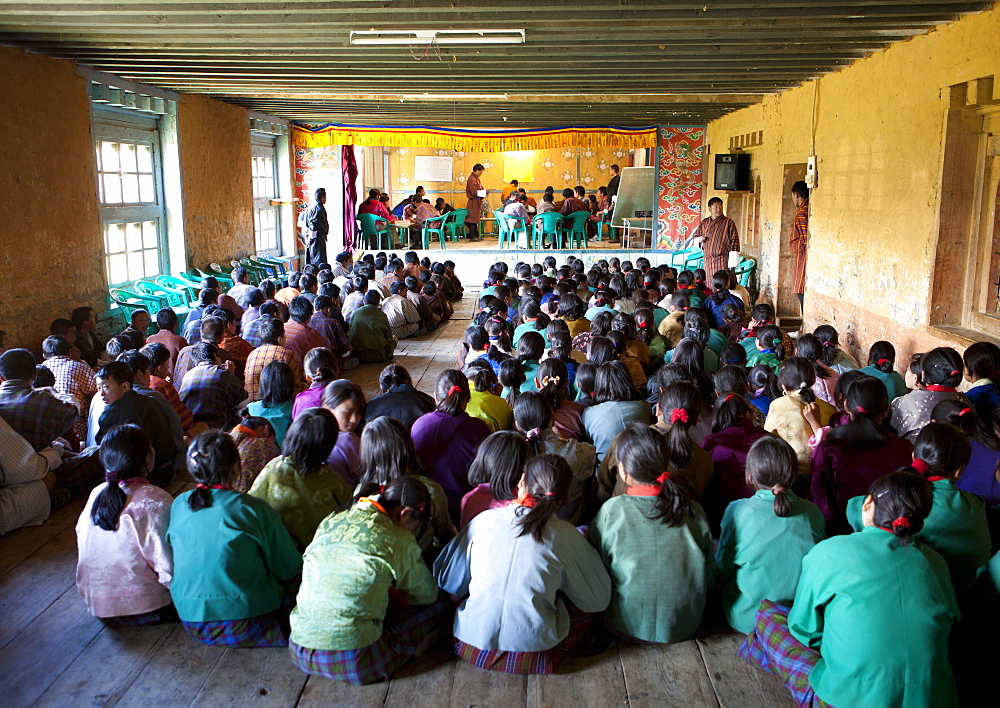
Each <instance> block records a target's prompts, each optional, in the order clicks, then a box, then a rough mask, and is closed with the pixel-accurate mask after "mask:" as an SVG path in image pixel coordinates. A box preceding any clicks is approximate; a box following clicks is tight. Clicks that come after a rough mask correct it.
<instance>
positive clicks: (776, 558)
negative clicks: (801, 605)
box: [715, 436, 826, 634]
mask: <svg viewBox="0 0 1000 708" xmlns="http://www.w3.org/2000/svg"><path fill="white" fill-rule="evenodd" d="M796 468H797V461H796V459H795V451H794V450H792V448H791V446H790V445H789V444H788V443H786V442H785V441H784V440H782V439H780V438H774V437H770V436H767V437H763V438H760V439H758V440H757V442H755V443H754V444H753V446H752V447H751V448H750V451H749V452H748V453H747V461H746V478H747V484H748V485H752V487H753V489H754V493H753V496H752V497H750V498H749V499H736V500H733V501H732V502H731V503H730V504H729V506H727V507H726V511H725V514H724V516H723V517H722V533H721V535H720V536H719V547H718V550H717V551H716V554H715V559H716V562H717V563H718V566H719V574H720V579H721V580H722V582H723V583H724V587H723V591H722V609H723V610H724V611H725V614H726V621H727V622H729V626H730V627H732V628H733V629H735V630H736V631H737V632H743V633H744V634H749V633H750V632H751V631H752V630H753V623H754V615H756V613H757V608H759V607H760V603H761V600H772V601H774V602H783V603H788V602H791V600H792V598H794V597H795V587H796V585H798V582H799V572H800V571H801V568H802V559H803V558H804V557H805V555H806V553H808V552H809V550H810V549H811V548H812V547H813V546H815V545H816V544H817V543H819V542H820V541H822V540H823V539H824V538H826V533H825V531H824V526H825V522H824V520H823V515H822V514H821V513H820V510H819V509H818V508H816V505H815V504H813V503H812V502H808V501H806V500H804V499H799V498H798V497H797V496H795V494H794V493H793V492H792V485H793V484H794V483H795V477H796V475H797V472H796ZM777 546H780V547H781V552H780V553H775V552H774V550H775V548H776V547H777Z"/></svg>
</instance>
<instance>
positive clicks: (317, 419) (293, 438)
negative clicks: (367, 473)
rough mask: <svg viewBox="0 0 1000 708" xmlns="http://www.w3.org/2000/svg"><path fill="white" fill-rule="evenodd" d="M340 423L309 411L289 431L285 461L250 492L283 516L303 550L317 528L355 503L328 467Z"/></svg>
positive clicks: (274, 463) (275, 462) (266, 470)
mask: <svg viewBox="0 0 1000 708" xmlns="http://www.w3.org/2000/svg"><path fill="white" fill-rule="evenodd" d="M337 435H338V433H337V420H336V418H334V416H333V414H332V413H331V412H330V411H328V410H325V409H323V408H310V409H309V410H307V411H304V412H303V413H302V415H300V416H299V417H298V418H296V419H295V422H294V423H292V427H291V428H289V430H288V436H287V438H286V440H285V445H284V446H283V447H282V455H281V456H280V457H276V458H274V459H273V460H271V461H270V462H268V463H267V466H265V467H264V469H263V470H261V472H260V474H259V475H257V479H256V480H254V483H253V486H252V487H250V492H249V494H250V496H254V497H258V498H259V499H263V500H264V501H266V502H267V503H268V504H270V505H271V508H272V509H274V510H275V511H276V512H278V513H279V514H280V515H281V521H282V523H284V525H285V528H286V529H288V533H290V534H291V536H292V540H294V541H295V544H296V546H298V547H299V548H305V547H306V546H307V545H309V541H311V540H312V537H313V534H314V533H315V532H316V527H318V526H319V524H320V522H321V521H322V520H323V519H325V518H326V517H327V516H328V515H329V514H331V513H332V512H333V511H335V510H336V509H337V508H339V507H340V505H341V504H343V503H344V502H346V501H347V500H348V499H350V498H351V488H350V485H348V484H347V483H346V482H345V481H344V480H343V479H342V478H341V477H340V475H338V474H336V473H335V472H334V471H333V470H332V469H330V467H329V466H328V465H327V464H326V459H327V458H328V457H329V456H330V452H331V451H332V450H333V446H334V445H335V444H336V442H337Z"/></svg>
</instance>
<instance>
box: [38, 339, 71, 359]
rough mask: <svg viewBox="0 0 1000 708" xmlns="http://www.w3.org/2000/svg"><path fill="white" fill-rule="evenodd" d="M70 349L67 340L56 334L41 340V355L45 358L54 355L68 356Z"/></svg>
mask: <svg viewBox="0 0 1000 708" xmlns="http://www.w3.org/2000/svg"><path fill="white" fill-rule="evenodd" d="M70 349H71V347H70V345H69V342H67V341H66V340H65V339H63V338H62V337H59V336H57V335H51V336H49V337H46V338H45V340H44V341H43V342H42V356H43V357H44V358H46V359H51V358H52V357H54V356H68V355H69V352H70Z"/></svg>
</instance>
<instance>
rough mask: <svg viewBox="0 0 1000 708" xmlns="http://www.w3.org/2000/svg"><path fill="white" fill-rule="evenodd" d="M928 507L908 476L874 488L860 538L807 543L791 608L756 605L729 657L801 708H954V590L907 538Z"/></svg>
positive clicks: (935, 560) (934, 559) (924, 492)
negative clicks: (770, 677)
mask: <svg viewBox="0 0 1000 708" xmlns="http://www.w3.org/2000/svg"><path fill="white" fill-rule="evenodd" d="M932 503H934V500H933V496H932V495H931V490H930V488H929V485H928V483H927V482H926V481H925V480H924V479H921V478H920V477H919V476H918V475H915V474H912V473H909V472H903V471H900V472H892V473H890V474H888V475H887V476H885V477H882V478H881V479H879V480H878V481H877V482H875V484H873V485H872V487H871V489H870V490H869V491H868V495H867V496H866V497H865V498H864V503H863V505H862V507H863V511H862V519H863V522H862V523H863V527H862V530H861V533H854V534H850V535H848V536H835V537H833V538H830V539H827V540H825V541H821V542H820V543H818V544H816V546H814V547H813V549H812V550H811V551H809V553H808V554H807V555H806V557H805V558H804V559H803V561H802V573H801V576H800V577H799V584H798V587H797V588H796V592H795V601H794V603H793V604H792V607H791V610H790V611H789V608H788V606H787V605H781V604H778V603H775V602H772V601H770V600H765V601H764V602H762V603H761V606H760V609H759V610H758V612H757V616H756V619H755V622H754V628H753V632H752V633H751V634H750V636H749V637H747V640H746V642H744V644H743V646H742V647H741V648H740V652H739V655H740V656H741V657H742V658H743V659H745V660H746V661H747V662H748V663H750V664H752V665H754V666H756V667H757V668H759V669H761V670H762V671H765V672H767V673H770V674H777V675H778V678H779V679H780V680H781V682H782V683H783V684H784V685H785V687H786V688H788V689H789V691H791V693H792V697H793V698H794V699H795V700H796V701H797V702H798V703H799V705H803V706H808V705H837V706H874V705H885V706H910V705H912V706H951V705H958V698H957V696H956V694H955V681H954V677H953V675H952V671H951V667H950V666H949V664H948V634H949V632H950V631H951V628H952V625H953V624H954V623H955V622H956V621H957V620H958V616H959V613H958V605H957V604H956V602H955V591H954V590H953V589H952V587H951V583H950V582H949V580H948V568H947V565H946V564H945V562H944V560H943V559H942V558H941V556H940V554H938V553H937V552H936V551H934V550H933V549H932V548H930V547H928V546H925V545H923V544H922V543H920V542H919V540H917V539H916V538H915V536H916V535H917V534H919V533H920V531H921V529H922V528H923V525H924V521H925V519H926V518H927V515H928V514H929V513H930V511H931V507H932ZM820 701H822V703H819V702H820Z"/></svg>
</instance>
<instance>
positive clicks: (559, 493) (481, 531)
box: [434, 455, 611, 674]
mask: <svg viewBox="0 0 1000 708" xmlns="http://www.w3.org/2000/svg"><path fill="white" fill-rule="evenodd" d="M571 475H572V473H571V472H570V469H569V466H568V465H567V464H566V462H565V460H562V459H561V458H559V457H556V456H555V455H541V456H539V457H535V458H533V459H531V460H530V461H529V462H528V464H527V465H526V466H525V468H524V474H523V476H522V478H521V481H520V483H519V485H518V498H517V502H516V503H515V504H511V505H509V506H506V507H503V508H500V509H491V510H489V511H484V512H482V513H481V514H479V515H478V516H477V517H476V518H475V519H473V520H472V522H471V523H470V524H469V525H468V526H466V527H465V528H464V529H462V531H460V532H459V534H458V536H456V537H455V539H454V540H453V541H452V542H451V543H449V544H448V546H447V547H445V549H444V551H442V552H441V555H440V556H438V559H437V561H435V563H434V574H435V576H436V577H437V579H438V584H439V585H440V587H441V588H442V589H443V590H445V591H446V592H449V593H451V594H452V595H453V596H455V597H456V598H458V599H460V600H461V604H460V605H459V607H458V611H457V613H456V615H455V624H454V635H455V640H456V641H455V647H456V649H455V651H456V653H457V654H458V656H460V657H461V658H462V659H465V660H466V661H468V662H469V663H471V664H473V665H474V666H477V667H479V668H483V669H491V670H495V671H504V672H506V673H514V674H548V673H552V671H553V669H554V665H555V664H556V663H557V662H558V661H559V660H560V659H561V658H562V657H563V656H565V652H567V651H569V650H570V649H571V648H572V646H573V645H574V644H575V643H578V642H579V640H580V639H581V636H580V632H581V630H582V629H585V625H586V623H587V622H586V620H587V619H588V618H586V616H581V613H594V612H603V611H604V610H605V609H606V608H607V607H608V603H609V602H610V601H611V579H610V578H609V577H608V573H607V571H606V570H605V569H604V564H603V563H602V562H601V558H600V556H599V555H598V553H597V551H596V550H595V549H594V548H593V546H591V545H590V544H589V543H588V542H587V540H586V539H585V538H584V537H583V536H582V535H581V534H580V533H579V532H578V531H577V530H576V528H575V527H573V525H572V524H570V523H568V522H566V521H562V520H561V519H559V518H557V517H556V511H557V510H558V509H559V506H560V505H561V504H562V502H563V501H564V500H565V498H566V493H567V491H568V490H569V486H570V477H571Z"/></svg>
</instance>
